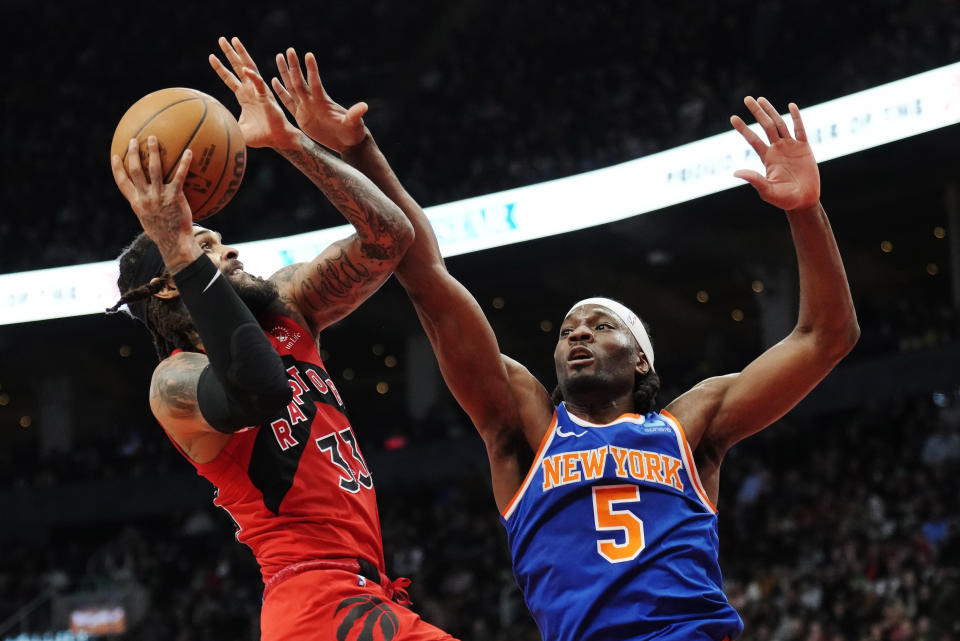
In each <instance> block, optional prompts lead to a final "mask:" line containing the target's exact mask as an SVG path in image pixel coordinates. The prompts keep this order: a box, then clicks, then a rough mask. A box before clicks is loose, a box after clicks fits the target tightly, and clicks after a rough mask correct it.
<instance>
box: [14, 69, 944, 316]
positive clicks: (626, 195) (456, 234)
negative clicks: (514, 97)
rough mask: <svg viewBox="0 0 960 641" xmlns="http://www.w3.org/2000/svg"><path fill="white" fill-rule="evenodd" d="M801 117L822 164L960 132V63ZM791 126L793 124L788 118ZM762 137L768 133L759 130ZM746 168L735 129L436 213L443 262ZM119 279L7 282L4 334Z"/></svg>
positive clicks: (94, 298) (283, 255)
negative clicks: (939, 132) (958, 128)
mask: <svg viewBox="0 0 960 641" xmlns="http://www.w3.org/2000/svg"><path fill="white" fill-rule="evenodd" d="M801 110H802V112H803V120H804V125H805V127H806V129H807V136H808V138H809V140H810V144H811V146H812V147H813V151H814V153H815V154H816V157H817V159H818V160H819V161H820V162H824V161H827V160H831V159H833V158H839V157H841V156H846V155H849V154H852V153H856V152H858V151H862V150H864V149H870V148H872V147H876V146H879V145H882V144H885V143H888V142H893V141H895V140H902V139H904V138H909V137H910V136H916V135H918V134H922V133H925V132H928V131H932V130H934V129H939V128H941V127H946V126H948V125H952V124H955V123H957V122H960V63H955V64H952V65H948V66H946V67H940V68H939V69H934V70H932V71H928V72H925V73H921V74H918V75H916V76H911V77H909V78H904V79H903V80H897V81H895V82H891V83H889V84H886V85H881V86H879V87H874V88H872V89H867V90H866V91H861V92H858V93H855V94H851V95H849V96H844V97H843V98H838V99H836V100H831V101H829V102H825V103H822V104H819V105H816V106H813V107H802V106H801ZM746 117H747V115H746V114H744V118H746ZM785 120H786V121H787V122H788V123H789V124H790V125H791V126H792V120H791V119H790V117H789V116H787V117H785ZM753 129H754V130H755V131H757V132H758V133H760V134H761V135H763V134H762V131H761V130H760V128H759V126H758V125H756V124H754V125H753ZM740 168H747V169H755V170H757V171H761V172H762V171H763V167H762V164H761V163H760V160H759V158H757V156H756V154H755V153H754V152H753V150H752V149H751V148H750V147H749V145H747V143H746V142H745V141H744V140H743V138H741V136H740V134H738V133H736V132H735V131H733V130H731V131H728V132H726V133H722V134H718V135H716V136H711V137H709V138H704V139H703V140H698V141H696V142H692V143H690V144H687V145H683V146H680V147H676V148H674V149H669V150H666V151H662V152H659V153H656V154H652V155H650V156H644V157H643V158H638V159H636V160H631V161H629V162H625V163H622V164H619V165H615V166H613V167H606V168H604V169H597V170H595V171H590V172H586V173H583V174H578V175H576V176H570V177H567V178H560V179H558V180H551V181H548V182H544V183H538V184H536V185H530V186H528V187H520V188H517V189H509V190H507V191H501V192H497V193H493V194H487V195H484V196H477V197H475V198H467V199H465V200H458V201H456V202H452V203H447V204H443V205H437V206H435V207H430V208H428V209H427V210H426V212H427V216H428V217H429V218H430V222H431V224H432V225H433V228H434V230H435V231H436V233H437V237H438V238H439V240H440V248H441V250H442V252H443V255H444V256H456V255H458V254H465V253H468V252H474V251H480V250H482V249H489V248H491V247H499V246H501V245H509V244H511V243H518V242H521V241H525V240H533V239H536V238H543V237H545V236H552V235H554V234H562V233H565V232H570V231H576V230H578V229H584V228H586V227H592V226H594V225H602V224H604V223H609V222H613V221H616V220H622V219H624V218H629V217H631V216H636V215H638V214H644V213H647V212H650V211H656V210H658V209H663V208H664V207H668V206H670V205H676V204H678V203H682V202H685V201H688V200H692V199H694V198H698V197H700V196H706V195H708V194H713V193H717V192H719V191H723V190H725V189H730V188H732V187H736V186H737V185H741V184H744V183H743V181H741V180H738V179H736V178H734V177H733V172H734V170H736V169H740ZM598 194H600V195H601V197H600V198H598V197H597V195H598ZM351 233H352V227H350V226H349V225H341V226H339V227H331V228H328V229H321V230H319V231H314V232H309V233H306V234H298V235H295V236H287V237H285V238H274V239H270V240H261V241H256V242H250V243H241V244H237V245H236V247H237V249H239V250H240V253H241V255H242V256H243V262H244V265H245V266H246V269H247V270H248V271H250V272H251V273H254V274H260V275H264V276H265V275H268V274H272V273H273V272H274V271H276V270H277V269H279V268H281V267H283V266H285V265H289V264H291V263H295V262H304V261H309V260H312V259H313V258H314V257H316V256H317V254H319V253H320V252H321V251H322V250H323V249H324V248H325V247H327V246H328V245H329V244H330V243H332V242H333V241H336V240H339V239H341V238H344V237H346V236H348V235H350V234H351ZM116 280H117V266H116V262H115V261H107V262H102V263H89V264H86V265H76V266H71V267H58V268H53V269H41V270H36V271H29V272H19V273H14V274H4V275H0V325H3V324H10V323H23V322H28V321H36V320H43V319H47V318H62V317H66V316H79V315H83V314H94V313H100V312H103V310H104V309H105V308H106V307H110V306H111V305H113V304H114V303H115V302H116V300H117V299H118V298H119V294H118V293H117V288H116Z"/></svg>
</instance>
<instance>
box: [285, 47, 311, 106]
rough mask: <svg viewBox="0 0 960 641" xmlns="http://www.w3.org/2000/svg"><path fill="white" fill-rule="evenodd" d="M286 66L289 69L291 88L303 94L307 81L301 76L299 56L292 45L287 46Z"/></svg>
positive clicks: (305, 90)
mask: <svg viewBox="0 0 960 641" xmlns="http://www.w3.org/2000/svg"><path fill="white" fill-rule="evenodd" d="M287 67H288V68H289V69H290V82H291V83H292V84H293V87H292V88H293V90H294V91H298V92H300V93H302V94H305V93H306V92H307V82H306V80H304V78H303V70H302V69H300V58H299V57H298V56H297V52H296V50H294V48H293V47H288V48H287Z"/></svg>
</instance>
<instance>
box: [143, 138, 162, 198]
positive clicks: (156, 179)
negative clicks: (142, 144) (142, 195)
mask: <svg viewBox="0 0 960 641" xmlns="http://www.w3.org/2000/svg"><path fill="white" fill-rule="evenodd" d="M147 173H148V175H149V176H150V184H151V185H154V186H156V187H159V186H160V185H162V184H163V166H162V165H161V163H160V144H159V143H158V142H157V137H156V136H147Z"/></svg>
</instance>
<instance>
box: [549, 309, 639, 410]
mask: <svg viewBox="0 0 960 641" xmlns="http://www.w3.org/2000/svg"><path fill="white" fill-rule="evenodd" d="M642 359H643V356H642V354H641V352H640V350H639V348H638V347H637V341H636V339H635V338H634V337H633V334H632V333H631V332H630V330H629V329H628V328H627V327H626V326H625V325H624V324H623V322H622V321H620V319H618V318H617V317H616V316H615V315H614V314H612V313H611V312H610V311H609V310H607V309H606V308H604V307H601V306H599V305H582V306H580V307H577V308H575V309H573V310H572V311H571V312H570V314H568V315H567V317H566V318H565V319H564V320H563V324H562V325H561V326H560V337H559V340H558V341H557V347H556V349H555V350H554V352H553V362H554V366H555V367H556V370H557V382H558V383H559V384H560V387H561V389H562V390H563V392H564V397H566V398H570V396H568V394H570V393H572V394H576V393H577V392H579V391H587V390H588V389H589V390H590V391H591V392H595V391H597V390H598V389H604V388H609V390H610V393H611V395H613V394H618V393H620V392H621V391H622V390H621V388H624V387H625V388H626V389H627V390H632V389H633V384H634V376H635V374H636V373H637V371H638V369H637V368H638V367H640V364H641V363H642V362H643V360H642Z"/></svg>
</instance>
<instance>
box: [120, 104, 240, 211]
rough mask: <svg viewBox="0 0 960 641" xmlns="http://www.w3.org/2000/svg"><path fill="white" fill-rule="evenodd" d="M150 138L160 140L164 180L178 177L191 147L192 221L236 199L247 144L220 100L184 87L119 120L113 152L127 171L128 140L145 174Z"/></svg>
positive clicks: (135, 108) (189, 197) (134, 107)
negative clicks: (136, 145)
mask: <svg viewBox="0 0 960 641" xmlns="http://www.w3.org/2000/svg"><path fill="white" fill-rule="evenodd" d="M197 100H199V101H200V103H199V104H197V103H196V102H195V101H197ZM198 107H199V109H198ZM150 135H156V136H157V139H158V141H159V142H160V148H161V151H162V154H163V156H162V158H163V160H162V165H163V167H162V170H161V172H160V173H161V175H162V180H163V181H164V182H167V181H169V180H170V178H171V177H172V176H173V175H174V174H175V173H176V170H177V166H178V165H179V163H180V162H182V161H183V157H184V156H183V155H184V153H185V152H186V150H187V149H193V152H194V158H193V161H192V162H191V163H190V168H189V172H188V175H187V178H186V181H185V184H184V195H185V196H186V198H187V202H188V203H189V204H190V208H191V210H192V213H193V219H194V220H201V219H203V218H207V217H208V216H212V215H213V214H215V213H217V212H218V211H219V210H221V209H222V208H223V207H224V205H226V204H227V203H228V202H229V201H230V200H231V199H232V197H233V196H234V194H235V193H236V191H237V188H238V187H239V185H240V182H241V180H242V179H243V174H244V168H245V165H246V144H245V141H244V139H243V135H242V132H241V131H240V129H239V126H238V123H237V121H236V119H235V118H234V116H233V114H232V113H230V111H229V110H228V109H227V108H226V107H224V106H223V105H222V104H221V103H220V102H219V101H218V100H217V99H216V98H214V97H212V96H209V95H207V94H205V93H203V92H200V91H197V90H195V89H188V88H186V87H170V88H168V89H160V90H158V91H155V92H153V93H150V94H147V95H146V96H144V97H143V98H141V99H140V100H138V101H137V102H136V103H134V105H132V106H131V107H130V108H129V109H128V110H127V112H126V113H125V114H124V115H123V117H122V118H121V120H120V122H119V123H118V125H117V127H116V129H115V130H114V136H113V141H112V143H111V152H112V153H113V154H116V155H118V156H120V157H121V158H122V160H121V162H123V163H124V165H125V166H127V170H128V171H129V166H128V165H129V160H130V158H129V156H130V154H129V149H130V146H129V141H130V140H131V139H135V140H137V141H138V142H139V143H140V148H139V150H138V153H139V156H138V158H139V159H140V161H141V165H142V166H143V167H144V170H145V171H146V170H147V169H148V168H149V167H148V165H149V161H148V159H147V158H146V147H144V145H143V143H144V142H145V140H146V138H147V137H148V136H150Z"/></svg>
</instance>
